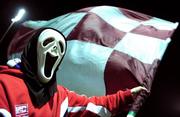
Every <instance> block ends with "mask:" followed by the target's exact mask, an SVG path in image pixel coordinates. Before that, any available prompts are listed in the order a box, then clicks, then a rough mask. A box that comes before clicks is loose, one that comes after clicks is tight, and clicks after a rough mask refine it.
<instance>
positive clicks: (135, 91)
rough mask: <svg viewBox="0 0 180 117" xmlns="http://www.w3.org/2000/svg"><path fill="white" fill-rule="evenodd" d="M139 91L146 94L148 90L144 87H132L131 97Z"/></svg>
mask: <svg viewBox="0 0 180 117" xmlns="http://www.w3.org/2000/svg"><path fill="white" fill-rule="evenodd" d="M141 91H146V92H148V90H147V89H146V88H145V87H142V86H137V87H134V88H132V89H131V93H132V94H133V95H136V94H138V93H140V92H141Z"/></svg>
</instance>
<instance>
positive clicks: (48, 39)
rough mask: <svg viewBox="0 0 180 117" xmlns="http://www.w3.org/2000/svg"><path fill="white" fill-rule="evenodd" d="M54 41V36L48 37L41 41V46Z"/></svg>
mask: <svg viewBox="0 0 180 117" xmlns="http://www.w3.org/2000/svg"><path fill="white" fill-rule="evenodd" d="M53 41H54V38H52V37H50V38H47V39H46V40H45V41H44V42H43V46H46V45H47V44H49V43H51V42H53Z"/></svg>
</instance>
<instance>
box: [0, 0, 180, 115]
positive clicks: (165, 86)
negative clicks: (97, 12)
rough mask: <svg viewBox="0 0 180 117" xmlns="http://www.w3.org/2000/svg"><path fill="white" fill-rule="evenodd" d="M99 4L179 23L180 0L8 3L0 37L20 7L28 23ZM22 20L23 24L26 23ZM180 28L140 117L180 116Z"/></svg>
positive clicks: (1, 47) (0, 48)
mask: <svg viewBox="0 0 180 117" xmlns="http://www.w3.org/2000/svg"><path fill="white" fill-rule="evenodd" d="M98 5H113V6H118V7H123V8H127V9H131V10H135V11H139V12H141V13H145V14H148V15H151V16H155V17H158V18H161V19H165V20H168V21H172V22H180V13H179V11H180V8H179V6H177V5H178V2H177V0H107V1H106V0H59V1H58V0H47V1H45V0H42V1H40V0H39V1H38V0H11V1H10V0H9V1H3V0H1V1H0V37H2V35H3V34H4V33H5V31H6V29H7V28H8V26H9V25H10V23H11V18H12V17H14V15H15V14H16V13H17V11H18V8H19V7H24V8H25V9H26V10H27V13H26V16H25V18H24V20H23V21H25V20H29V19H30V20H48V19H51V18H54V17H57V16H59V15H62V14H65V13H67V12H70V11H74V10H78V9H80V8H84V7H89V6H98ZM23 21H21V22H23ZM19 25H20V23H16V24H15V25H14V26H13V27H12V29H11V30H10V31H9V33H8V35H7V36H6V38H5V39H4V40H3V42H2V43H1V44H0V63H1V64H4V62H5V59H6V54H5V51H6V47H7V45H8V42H9V40H10V39H11V37H12V36H13V34H14V33H15V32H16V30H17V29H18V27H19ZM179 35H180V28H178V29H177V30H176V32H175V33H174V35H173V37H172V42H171V43H170V44H169V46H168V48H167V51H166V52H165V55H164V57H163V59H162V61H161V63H160V66H159V68H158V70H157V74H156V76H155V80H154V82H153V85H152V91H151V95H150V96H149V98H148V99H147V101H146V102H145V104H144V105H143V108H142V109H141V110H140V112H139V113H138V117H180V69H179V65H180V57H179V50H180V36H179Z"/></svg>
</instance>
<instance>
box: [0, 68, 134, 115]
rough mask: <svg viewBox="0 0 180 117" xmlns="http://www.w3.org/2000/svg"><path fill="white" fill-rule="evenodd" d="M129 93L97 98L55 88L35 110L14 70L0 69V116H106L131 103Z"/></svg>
mask: <svg viewBox="0 0 180 117" xmlns="http://www.w3.org/2000/svg"><path fill="white" fill-rule="evenodd" d="M132 101H133V98H132V94H131V92H130V90H127V91H124V92H123V91H119V92H117V93H116V94H113V95H108V96H100V97H95V96H93V97H90V98H88V97H86V96H84V95H78V94H76V93H75V92H72V91H69V90H68V89H66V88H64V87H63V86H59V85H58V91H57V92H56V93H55V94H54V96H53V97H51V99H50V100H49V102H48V103H46V104H45V105H43V106H42V107H41V108H38V107H35V106H34V105H33V103H32V101H31V98H30V96H29V93H28V89H27V87H26V85H25V83H24V81H23V73H22V72H21V71H20V70H18V69H12V68H9V67H8V66H0V115H1V114H3V115H8V114H9V115H11V116H13V117H23V116H26V115H27V116H30V117H42V116H43V117H66V116H67V115H68V117H69V116H77V117H82V116H85V117H87V116H88V117H89V116H90V117H92V116H93V117H94V116H98V115H99V116H101V117H109V116H112V115H115V114H118V113H119V112H121V111H123V109H124V108H125V107H126V106H127V104H128V103H130V102H132Z"/></svg>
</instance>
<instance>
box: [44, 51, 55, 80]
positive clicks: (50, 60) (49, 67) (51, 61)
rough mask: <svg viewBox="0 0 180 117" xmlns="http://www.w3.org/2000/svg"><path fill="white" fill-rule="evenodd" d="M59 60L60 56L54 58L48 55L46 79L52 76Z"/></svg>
mask: <svg viewBox="0 0 180 117" xmlns="http://www.w3.org/2000/svg"><path fill="white" fill-rule="evenodd" d="M57 59H58V56H56V57H52V56H51V55H50V54H49V53H47V55H46V62H45V68H44V70H45V71H44V73H45V76H46V77H50V76H51V71H52V69H53V66H54V64H55V63H56V60H57Z"/></svg>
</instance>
